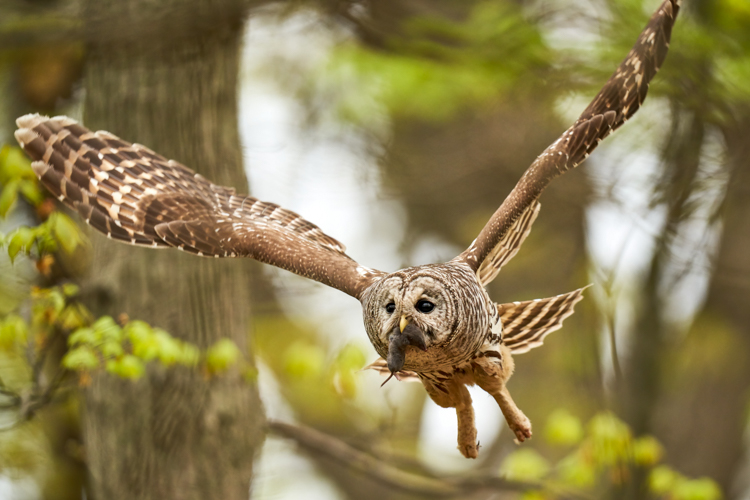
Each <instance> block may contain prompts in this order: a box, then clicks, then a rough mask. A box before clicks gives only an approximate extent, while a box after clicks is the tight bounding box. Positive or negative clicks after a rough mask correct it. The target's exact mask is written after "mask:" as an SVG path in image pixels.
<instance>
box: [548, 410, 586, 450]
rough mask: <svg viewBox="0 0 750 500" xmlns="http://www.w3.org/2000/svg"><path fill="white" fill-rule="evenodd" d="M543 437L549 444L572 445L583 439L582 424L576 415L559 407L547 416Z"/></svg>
mask: <svg viewBox="0 0 750 500" xmlns="http://www.w3.org/2000/svg"><path fill="white" fill-rule="evenodd" d="M544 437H545V439H546V440H547V441H548V442H549V443H550V444H555V445H560V446H572V445H574V444H576V443H578V442H580V441H581V439H583V425H582V424H581V420H580V419H579V418H578V417H576V416H575V415H573V414H572V413H570V412H569V411H568V410H565V409H562V408H559V409H557V410H554V411H553V412H552V413H550V415H549V417H547V425H546V426H545V427H544Z"/></svg>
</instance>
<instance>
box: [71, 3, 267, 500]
mask: <svg viewBox="0 0 750 500" xmlns="http://www.w3.org/2000/svg"><path fill="white" fill-rule="evenodd" d="M209 3H210V2H206V1H202V0H185V1H181V0H166V1H160V2H150V1H148V0H131V1H129V2H121V1H120V0H106V1H102V0H92V1H91V2H88V4H87V6H86V9H87V10H86V12H85V15H86V20H87V34H88V36H89V41H88V45H87V51H88V61H87V66H86V73H85V88H86V100H85V120H84V122H85V124H86V125H87V126H88V127H90V128H92V129H99V128H101V129H107V130H109V131H111V132H112V133H114V134H117V135H119V136H121V137H122V138H123V139H126V140H129V141H133V142H140V143H142V144H145V145H147V146H149V147H150V148H152V149H154V150H156V151H158V152H160V153H161V154H163V155H165V156H167V157H169V158H174V159H175V160H178V161H180V162H182V163H184V164H186V165H188V166H189V167H191V168H192V169H194V170H196V171H197V172H199V173H201V174H202V175H204V176H205V177H207V178H209V179H210V180H212V181H213V182H216V183H217V184H223V185H228V186H234V187H236V188H237V190H238V192H247V181H246V177H245V174H244V171H243V168H242V155H241V148H240V141H239V135H238V130H237V77H238V70H239V60H240V59H239V56H240V48H241V41H242V30H241V28H242V20H243V8H244V6H243V5H241V4H239V3H236V4H235V2H232V1H226V2H220V3H219V4H215V3H211V5H209ZM91 238H92V244H93V255H94V258H93V264H92V269H91V273H90V276H89V277H88V280H87V287H86V288H87V290H88V292H87V297H88V301H89V304H90V305H91V307H92V309H93V310H94V312H95V313H96V314H110V315H113V316H117V315H118V314H120V313H127V314H128V315H129V316H130V318H132V319H140V320H145V321H147V322H149V323H150V324H152V325H153V326H158V327H161V328H164V329H166V330H167V331H168V332H169V333H170V334H172V335H174V336H175V337H178V338H181V339H184V340H186V341H189V342H192V343H195V344H197V345H198V346H199V347H201V348H206V347H207V346H209V345H211V344H213V343H214V342H216V341H217V340H219V339H221V338H225V337H226V338H230V339H232V340H233V341H234V342H235V343H236V344H237V345H238V346H239V347H240V349H241V350H243V352H245V353H247V354H248V356H250V353H249V352H248V334H249V329H248V322H249V319H250V310H249V306H250V300H249V288H250V286H249V279H250V267H249V266H248V265H249V262H248V261H241V260H234V259H231V260H230V259H227V260H225V259H220V260H219V259H210V260H209V259H202V258H199V257H194V256H191V255H185V254H182V253H180V252H178V251H176V250H172V249H169V250H152V249H144V248H136V247H131V246H126V245H121V244H117V243H113V242H111V241H107V240H106V239H105V238H103V237H101V236H99V235H98V234H92V237H91ZM250 359H251V360H252V358H250ZM85 395H86V411H85V417H84V436H85V442H86V456H87V460H88V465H89V470H90V483H91V484H90V492H89V498H96V499H131V498H133V499H135V498H138V499H165V498H169V499H201V500H202V499H206V498H221V499H226V500H233V499H246V498H248V496H249V488H250V481H251V476H252V465H253V459H254V457H255V452H256V450H257V449H258V447H259V445H260V443H261V441H262V437H263V432H262V426H263V412H262V407H261V404H260V400H259V397H258V390H257V387H256V386H255V385H254V384H249V383H246V382H244V381H243V380H242V378H241V377H240V375H239V374H238V373H236V372H234V373H233V372H230V373H229V374H228V375H219V376H215V377H207V376H206V375H205V374H203V373H201V372H200V371H199V370H197V369H188V368H173V367H172V368H165V367H162V366H150V367H149V370H148V372H147V375H146V376H145V377H144V378H143V379H141V380H139V381H137V382H131V381H126V380H121V379H119V378H117V377H114V376H111V375H108V374H100V375H98V376H95V377H94V379H93V382H92V384H91V386H90V387H89V388H88V389H87V390H86V391H85Z"/></svg>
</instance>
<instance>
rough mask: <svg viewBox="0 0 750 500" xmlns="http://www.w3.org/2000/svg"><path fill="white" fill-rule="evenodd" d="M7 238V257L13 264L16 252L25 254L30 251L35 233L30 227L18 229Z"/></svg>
mask: <svg viewBox="0 0 750 500" xmlns="http://www.w3.org/2000/svg"><path fill="white" fill-rule="evenodd" d="M9 238H10V242H9V243H8V256H9V257H10V260H11V262H13V261H14V260H15V258H16V256H17V255H18V252H20V251H21V250H24V251H26V252H28V251H29V250H31V246H32V245H33V244H34V240H36V231H34V229H32V228H30V227H19V228H18V229H16V230H15V231H13V232H12V233H11V234H10V236H9Z"/></svg>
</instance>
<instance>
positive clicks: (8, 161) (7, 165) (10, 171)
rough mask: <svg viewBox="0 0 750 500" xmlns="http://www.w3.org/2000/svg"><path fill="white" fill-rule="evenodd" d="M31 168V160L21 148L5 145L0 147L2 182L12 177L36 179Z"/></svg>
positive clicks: (0, 177)
mask: <svg viewBox="0 0 750 500" xmlns="http://www.w3.org/2000/svg"><path fill="white" fill-rule="evenodd" d="M35 178H36V175H35V174H34V171H33V170H32V169H31V162H30V161H29V159H28V158H27V157H26V154H25V153H24V152H23V150H22V149H21V148H18V147H14V146H9V145H6V146H3V148H2V149H0V183H3V184H5V183H7V182H8V181H10V180H12V179H35Z"/></svg>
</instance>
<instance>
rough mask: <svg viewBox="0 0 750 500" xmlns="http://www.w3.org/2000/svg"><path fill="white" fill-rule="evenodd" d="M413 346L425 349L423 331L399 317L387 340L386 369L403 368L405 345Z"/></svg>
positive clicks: (395, 370) (397, 370)
mask: <svg viewBox="0 0 750 500" xmlns="http://www.w3.org/2000/svg"><path fill="white" fill-rule="evenodd" d="M410 345H411V346H414V347H418V348H419V349H422V350H423V351H426V350H427V344H426V343H425V338H424V333H422V330H420V329H419V328H417V326H416V325H414V324H411V323H409V321H408V320H407V319H406V318H404V317H403V316H402V317H401V322H400V323H399V325H398V326H397V327H395V328H394V329H393V333H392V334H391V338H390V341H389V342H388V359H387V362H388V370H390V372H391V373H396V372H399V371H401V370H402V369H403V367H404V363H405V362H406V347H407V346H410Z"/></svg>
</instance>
